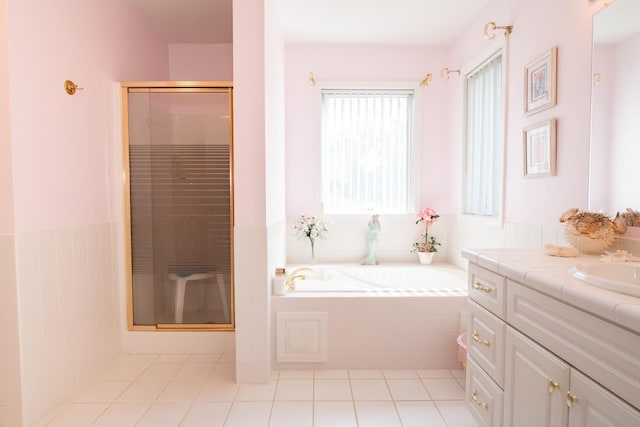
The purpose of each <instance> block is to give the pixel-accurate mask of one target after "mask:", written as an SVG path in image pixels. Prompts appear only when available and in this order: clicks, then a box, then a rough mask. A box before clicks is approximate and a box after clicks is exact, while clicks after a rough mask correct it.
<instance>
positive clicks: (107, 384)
mask: <svg viewBox="0 0 640 427" xmlns="http://www.w3.org/2000/svg"><path fill="white" fill-rule="evenodd" d="M130 384H131V381H98V382H97V383H95V384H93V385H92V386H91V387H89V388H88V389H87V390H85V391H84V392H82V393H80V395H78V397H76V399H75V401H76V402H85V403H88V402H107V403H111V402H113V401H114V400H116V399H117V398H118V396H120V395H121V394H122V392H123V391H124V390H125V389H126V388H127V387H129V385H130Z"/></svg>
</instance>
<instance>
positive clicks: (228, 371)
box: [209, 363, 236, 382]
mask: <svg viewBox="0 0 640 427" xmlns="http://www.w3.org/2000/svg"><path fill="white" fill-rule="evenodd" d="M209 379H210V380H214V381H228V382H235V380H236V367H235V365H233V364H231V363H218V364H217V365H216V366H215V367H214V368H213V370H212V371H211V373H210V374H209Z"/></svg>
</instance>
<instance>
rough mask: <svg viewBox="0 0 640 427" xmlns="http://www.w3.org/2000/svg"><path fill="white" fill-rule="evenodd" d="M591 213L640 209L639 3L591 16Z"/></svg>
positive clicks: (618, 3) (617, 4)
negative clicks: (639, 187)
mask: <svg viewBox="0 0 640 427" xmlns="http://www.w3.org/2000/svg"><path fill="white" fill-rule="evenodd" d="M591 69H592V77H593V86H592V90H591V153H590V158H591V163H590V177H589V209H590V210H592V211H602V212H603V213H606V214H607V215H610V216H614V215H615V214H616V212H624V211H626V210H627V208H633V209H636V210H638V209H640V191H639V189H638V185H639V184H640V1H638V0H615V1H614V2H613V3H611V4H609V5H608V6H606V7H604V8H603V9H602V10H600V11H598V12H597V13H596V14H595V15H594V16H593V56H592V68H591Z"/></svg>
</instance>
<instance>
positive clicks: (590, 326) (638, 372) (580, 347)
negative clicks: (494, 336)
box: [507, 281, 640, 408]
mask: <svg viewBox="0 0 640 427" xmlns="http://www.w3.org/2000/svg"><path fill="white" fill-rule="evenodd" d="M507 323H509V324H510V325H512V326H514V327H515V328H516V329H518V330H520V332H522V333H524V334H525V335H527V336H529V337H530V338H532V339H533V340H535V341H537V342H538V343H540V344H541V345H542V346H543V347H545V348H547V349H549V350H550V351H552V352H553V353H555V354H557V355H558V356H560V357H561V358H562V359H564V360H565V361H567V362H568V363H569V364H571V365H572V366H575V367H576V368H578V369H579V370H581V371H582V372H588V373H589V376H590V377H591V378H593V379H594V380H596V381H597V382H599V383H600V384H602V385H603V386H605V387H606V388H608V389H610V390H616V393H617V394H618V395H619V396H620V397H621V398H623V399H624V400H626V401H627V402H629V403H630V404H631V405H633V406H635V407H636V408H640V393H638V390H639V389H640V335H638V334H635V333H633V332H630V331H627V330H625V329H622V328H620V327H617V326H615V325H612V324H611V323H609V322H607V321H605V320H603V319H600V318H598V317H596V316H594V315H592V314H589V313H586V312H584V311H582V310H578V309H577V308H573V307H570V306H568V305H567V304H565V303H562V302H560V301H557V300H555V299H553V298H550V297H548V296H546V295H543V294H541V293H539V292H536V291H534V290H532V289H530V288H527V287H525V286H522V285H520V284H518V283H516V282H512V281H509V285H508V300H507Z"/></svg>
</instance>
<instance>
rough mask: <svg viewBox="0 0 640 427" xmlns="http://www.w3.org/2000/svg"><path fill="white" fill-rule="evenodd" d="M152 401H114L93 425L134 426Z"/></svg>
mask: <svg viewBox="0 0 640 427" xmlns="http://www.w3.org/2000/svg"><path fill="white" fill-rule="evenodd" d="M150 405H151V404H150V403H147V402H145V403H118V402H116V403H112V404H111V406H109V407H108V408H107V410H106V411H104V412H103V413H102V415H100V417H99V418H98V419H97V420H96V422H95V423H94V424H91V427H114V426H118V427H133V426H135V425H136V423H137V422H138V420H139V419H140V418H141V417H142V415H143V414H144V413H145V412H146V410H147V409H148V408H149V406H150Z"/></svg>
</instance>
